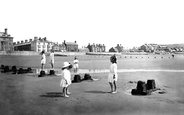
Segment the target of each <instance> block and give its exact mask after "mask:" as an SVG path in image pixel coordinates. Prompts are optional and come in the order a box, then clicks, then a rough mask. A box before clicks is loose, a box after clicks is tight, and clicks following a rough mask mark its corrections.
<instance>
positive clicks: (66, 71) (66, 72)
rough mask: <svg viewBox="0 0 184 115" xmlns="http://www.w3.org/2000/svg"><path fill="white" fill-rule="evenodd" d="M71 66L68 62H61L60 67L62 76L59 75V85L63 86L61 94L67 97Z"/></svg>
mask: <svg viewBox="0 0 184 115" xmlns="http://www.w3.org/2000/svg"><path fill="white" fill-rule="evenodd" d="M71 68H72V65H71V64H70V63H68V62H64V63H63V67H62V70H63V71H62V76H61V82H60V87H63V96H64V97H69V96H68V95H69V94H70V92H69V85H70V84H71V73H70V69H71Z"/></svg>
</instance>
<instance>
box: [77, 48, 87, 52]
mask: <svg viewBox="0 0 184 115" xmlns="http://www.w3.org/2000/svg"><path fill="white" fill-rule="evenodd" d="M79 52H89V49H88V48H87V47H82V48H79Z"/></svg>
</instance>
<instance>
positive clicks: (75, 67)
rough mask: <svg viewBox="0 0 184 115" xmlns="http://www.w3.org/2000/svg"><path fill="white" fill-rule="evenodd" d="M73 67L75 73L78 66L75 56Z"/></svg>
mask: <svg viewBox="0 0 184 115" xmlns="http://www.w3.org/2000/svg"><path fill="white" fill-rule="evenodd" d="M73 68H74V73H77V71H78V68H79V60H78V59H77V57H75V58H74V61H73Z"/></svg>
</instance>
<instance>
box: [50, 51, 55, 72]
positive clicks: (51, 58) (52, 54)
mask: <svg viewBox="0 0 184 115" xmlns="http://www.w3.org/2000/svg"><path fill="white" fill-rule="evenodd" d="M50 64H51V68H52V69H54V50H51V53H50Z"/></svg>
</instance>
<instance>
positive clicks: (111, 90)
mask: <svg viewBox="0 0 184 115" xmlns="http://www.w3.org/2000/svg"><path fill="white" fill-rule="evenodd" d="M109 84H110V87H111V92H113V85H112V83H111V82H109Z"/></svg>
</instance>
